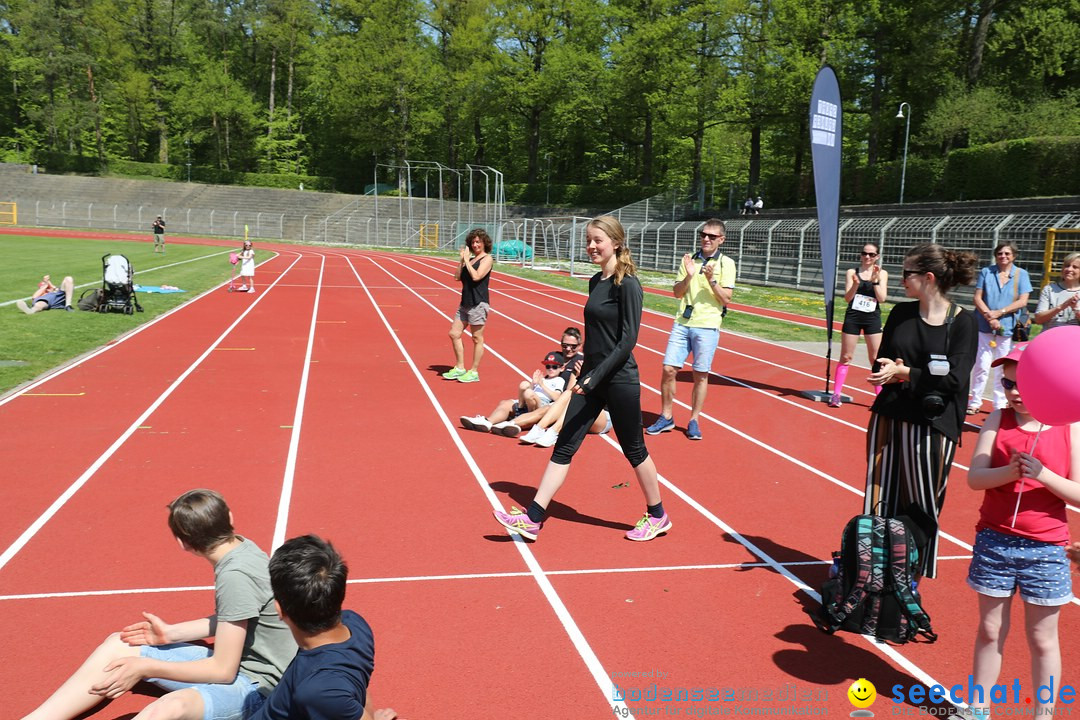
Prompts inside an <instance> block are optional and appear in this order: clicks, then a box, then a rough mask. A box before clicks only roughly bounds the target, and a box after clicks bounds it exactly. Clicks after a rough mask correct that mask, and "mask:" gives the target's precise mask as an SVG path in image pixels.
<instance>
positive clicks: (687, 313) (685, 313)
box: [682, 305, 694, 320]
mask: <svg viewBox="0 0 1080 720" xmlns="http://www.w3.org/2000/svg"><path fill="white" fill-rule="evenodd" d="M693 314H694V306H693V305H687V306H686V309H685V310H683V311H682V316H683V317H684V318H686V319H687V320H689V319H690V316H691V315H693Z"/></svg>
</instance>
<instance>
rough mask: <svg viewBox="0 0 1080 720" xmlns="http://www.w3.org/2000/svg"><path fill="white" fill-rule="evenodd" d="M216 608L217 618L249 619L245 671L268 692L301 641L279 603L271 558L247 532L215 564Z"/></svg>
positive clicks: (242, 660) (242, 666)
mask: <svg viewBox="0 0 1080 720" xmlns="http://www.w3.org/2000/svg"><path fill="white" fill-rule="evenodd" d="M214 608H215V614H216V615H217V619H218V622H239V621H241V620H246V621H247V637H246V638H244V651H243V654H242V655H241V656H240V672H242V673H244V674H245V675H247V676H248V677H250V678H251V679H252V680H255V681H256V682H258V683H259V692H260V693H262V694H264V695H266V694H269V692H270V691H271V690H273V689H274V686H275V685H277V684H278V681H279V680H281V675H282V673H284V672H285V668H286V667H288V665H289V663H290V662H292V659H293V657H294V656H295V655H296V641H295V640H293V636H292V633H291V632H290V631H289V627H288V626H287V625H286V624H285V623H284V622H283V621H282V620H281V618H280V617H278V614H277V610H276V609H274V594H273V592H272V591H271V589H270V558H268V557H267V556H266V553H264V552H263V551H262V550H260V549H259V546H258V545H256V544H255V543H253V542H251V541H250V540H248V539H246V538H241V543H240V545H237V546H236V547H235V548H233V549H232V550H230V551H229V552H228V553H227V554H226V555H225V557H223V558H221V560H220V561H218V564H217V565H215V566H214Z"/></svg>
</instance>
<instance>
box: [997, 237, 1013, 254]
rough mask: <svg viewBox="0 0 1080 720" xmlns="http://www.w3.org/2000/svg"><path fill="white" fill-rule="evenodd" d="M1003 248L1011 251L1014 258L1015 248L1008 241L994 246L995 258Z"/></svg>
mask: <svg viewBox="0 0 1080 720" xmlns="http://www.w3.org/2000/svg"><path fill="white" fill-rule="evenodd" d="M1005 248H1009V249H1010V250H1012V254H1013V257H1014V258H1015V257H1016V246H1015V245H1013V244H1012V243H1011V242H1009V241H1008V240H1002V241H1001V242H999V243H998V244H997V245H996V246H994V255H995V256H997V254H998V253H999V252H1001V251H1002V250H1004V249H1005Z"/></svg>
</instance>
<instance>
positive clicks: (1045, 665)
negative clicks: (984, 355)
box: [967, 345, 1080, 717]
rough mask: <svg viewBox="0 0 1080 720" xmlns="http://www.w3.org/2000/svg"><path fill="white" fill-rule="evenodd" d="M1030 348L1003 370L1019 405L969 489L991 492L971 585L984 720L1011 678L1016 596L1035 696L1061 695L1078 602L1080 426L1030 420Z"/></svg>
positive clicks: (987, 436) (988, 440)
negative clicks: (1075, 524) (1075, 525)
mask: <svg viewBox="0 0 1080 720" xmlns="http://www.w3.org/2000/svg"><path fill="white" fill-rule="evenodd" d="M1024 347H1025V345H1017V346H1014V347H1013V349H1012V350H1011V351H1010V352H1009V354H1008V355H1006V356H1005V357H1002V358H998V359H997V360H995V361H994V362H993V365H994V366H997V365H1003V366H1004V367H1002V371H1003V378H1004V379H1003V380H1002V381H1001V384H1002V387H1003V388H1004V390H1005V398H1006V400H1007V401H1008V403H1009V406H1008V407H1006V408H1002V409H1000V410H995V411H994V412H993V413H992V414H991V415H990V417H989V418H987V420H986V423H985V424H984V425H983V427H982V431H981V432H980V433H979V439H978V441H977V442H976V445H975V456H974V458H973V459H972V462H971V470H970V471H969V472H968V485H969V486H971V488H972V489H974V490H984V491H985V492H986V494H985V496H984V498H983V504H982V509H981V510H980V513H979V524H978V526H977V531H978V532H977V535H976V537H975V550H974V552H973V554H972V559H971V568H970V569H969V571H968V578H967V581H968V585H970V586H971V587H972V588H974V589H975V591H976V592H978V593H979V631H978V634H977V635H976V638H975V667H974V670H973V675H974V683H975V684H976V685H978V686H981V687H982V688H983V689H984V694H985V695H986V697H979V696H978V695H975V697H972V698H968V702H969V704H970V705H971V709H972V710H973V711H974V712H975V713H977V714H979V715H982V716H984V717H988V716H989V713H990V703H989V689H990V687H991V686H993V685H994V684H995V683H997V678H998V674H999V673H1000V671H1001V653H1002V648H1003V647H1004V645H1005V637H1006V635H1007V634H1008V632H1009V610H1010V607H1011V605H1012V596H1013V594H1014V593H1015V592H1016V591H1017V590H1019V592H1020V598H1021V599H1022V600H1023V601H1024V603H1025V612H1024V625H1025V629H1026V631H1027V640H1028V647H1029V648H1030V650H1031V659H1032V675H1033V677H1032V685H1031V687H1032V690H1033V691H1034V690H1035V689H1037V688H1039V687H1040V686H1043V685H1047V686H1051V687H1061V650H1060V646H1059V644H1058V612H1059V611H1060V609H1061V606H1062V605H1064V604H1066V603H1068V602H1069V601H1070V600H1071V599H1072V582H1071V577H1070V572H1069V561H1068V558H1066V556H1065V547H1066V546H1067V545H1068V544H1069V526H1068V523H1067V521H1066V518H1065V503H1066V502H1071V503H1077V502H1080V482H1078V481H1080V423H1074V424H1073V425H1060V426H1056V427H1055V426H1049V425H1041V424H1040V423H1039V422H1038V421H1037V420H1036V419H1035V418H1033V417H1032V416H1031V415H1030V414H1029V413H1028V411H1027V408H1026V407H1025V406H1024V401H1023V398H1021V397H1020V391H1019V389H1018V388H1017V386H1016V366H1017V363H1018V361H1019V359H1020V356H1021V354H1022V353H1023V351H1024ZM1040 429H1041V432H1040ZM1036 438H1037V439H1038V441H1037V443H1036ZM1036 700H1037V705H1036V707H1037V710H1036V713H1037V714H1050V713H1052V712H1053V709H1054V698H1052V697H1051V698H1046V697H1045V696H1041V697H1037V698H1036ZM1047 700H1048V702H1046V701H1047Z"/></svg>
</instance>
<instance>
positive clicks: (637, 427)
mask: <svg viewBox="0 0 1080 720" xmlns="http://www.w3.org/2000/svg"><path fill="white" fill-rule="evenodd" d="M567 392H570V391H569V390H568V391H567ZM605 407H606V408H607V411H608V414H609V415H610V416H611V427H612V428H613V429H614V430H615V437H617V438H618V439H619V445H621V446H622V451H623V455H625V456H626V459H627V460H629V461H630V467H635V468H636V467H637V466H638V465H640V464H641V463H643V462H645V460H647V459H648V457H649V451H648V450H647V449H646V448H645V436H644V435H643V434H642V431H641V385H639V384H637V383H634V384H629V383H611V384H609V385H605V386H603V387H599V388H597V389H596V390H594V391H592V392H591V393H589V394H588V395H579V394H577V393H574V395H573V396H572V397H571V398H570V405H569V406H568V407H567V408H566V420H565V421H564V422H563V426H562V431H561V432H560V433H559V439H558V440H556V441H555V450H554V451H553V452H552V453H551V462H553V463H556V464H558V465H569V464H570V460H571V459H573V457H574V453H576V452H577V450H578V448H579V447H581V443H582V442H583V441H584V440H585V435H586V433H588V432H589V428H590V427H592V424H593V423H594V422H595V421H596V418H597V417H599V416H600V411H601V410H603V409H604V408H605Z"/></svg>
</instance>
